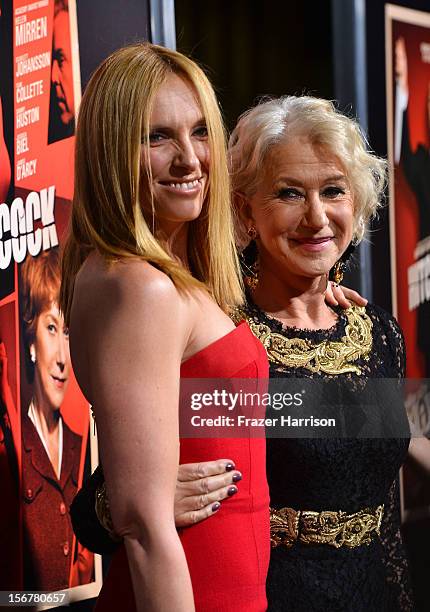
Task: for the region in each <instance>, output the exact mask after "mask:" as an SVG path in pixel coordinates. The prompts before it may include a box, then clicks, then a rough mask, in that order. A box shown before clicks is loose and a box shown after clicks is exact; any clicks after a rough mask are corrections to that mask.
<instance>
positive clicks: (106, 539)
mask: <svg viewBox="0 0 430 612" xmlns="http://www.w3.org/2000/svg"><path fill="white" fill-rule="evenodd" d="M104 480H105V479H104V474H103V469H102V466H101V465H98V466H97V468H96V469H95V470H94V472H93V473H92V474H91V476H90V477H89V478H87V480H86V481H85V482H84V484H83V485H82V489H80V490H79V491H78V493H77V494H76V496H75V498H74V500H73V502H72V505H71V506H70V516H71V519H72V526H73V531H74V532H75V535H76V537H77V539H78V541H79V542H80V543H81V544H82V546H85V548H88V550H91V552H94V553H97V554H99V555H107V554H112V553H113V552H115V551H116V549H117V548H118V546H119V544H120V542H119V541H118V540H114V539H113V538H112V536H111V535H110V533H109V531H108V530H107V529H105V528H104V527H103V525H102V524H101V523H100V521H99V519H98V517H97V513H96V495H97V490H98V489H99V490H100V489H101V488H102V487H103V485H104Z"/></svg>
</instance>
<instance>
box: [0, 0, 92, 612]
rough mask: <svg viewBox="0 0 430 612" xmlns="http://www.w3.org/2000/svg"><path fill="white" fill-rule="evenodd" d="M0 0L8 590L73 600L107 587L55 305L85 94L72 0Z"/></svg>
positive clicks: (0, 356) (0, 374)
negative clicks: (74, 513)
mask: <svg viewBox="0 0 430 612" xmlns="http://www.w3.org/2000/svg"><path fill="white" fill-rule="evenodd" d="M0 7H1V16H0V19H1V20H2V22H3V23H2V25H1V28H0V36H2V35H3V36H2V39H1V38H0V63H1V72H2V75H3V78H1V81H0V85H1V88H0V93H1V98H0V287H1V290H0V425H1V430H0V470H1V476H0V477H1V482H2V490H3V491H5V490H6V491H7V496H8V499H9V501H10V503H6V497H5V495H4V494H3V495H2V507H1V509H0V515H1V518H2V519H3V520H2V521H1V523H0V524H1V528H2V531H4V533H5V535H7V542H6V541H5V540H4V539H2V544H1V546H2V547H3V542H5V545H6V549H5V550H4V551H3V550H2V551H1V554H0V559H1V560H0V564H3V563H4V559H6V558H7V557H8V556H11V559H12V564H10V561H9V559H8V562H7V564H6V563H5V568H3V566H0V576H1V577H0V581H1V583H2V584H1V590H26V591H48V592H55V591H58V590H64V589H68V596H69V597H70V601H74V600H79V599H86V598H88V597H94V596H96V595H97V594H98V591H99V590H100V587H101V559H100V558H99V557H97V556H95V555H93V554H92V553H90V552H89V551H88V550H86V549H84V548H83V547H82V546H81V545H80V544H79V543H78V542H77V541H76V538H75V537H74V535H73V530H72V527H71V521H70V514H69V506H70V503H71V501H72V499H73V497H74V495H75V493H76V491H77V489H78V488H79V487H80V486H81V483H82V479H83V476H84V472H85V475H86V476H88V475H89V473H90V471H91V470H92V469H94V467H95V465H96V463H97V445H96V440H95V438H94V435H93V431H92V430H93V428H92V426H90V425H92V424H91V423H90V416H89V406H88V403H87V402H86V400H85V399H84V397H83V396H82V394H81V392H80V390H79V388H78V386H77V383H76V380H75V378H74V376H73V371H72V367H71V360H70V350H69V337H68V329H67V328H66V326H65V324H64V320H63V317H62V315H61V313H60V312H59V309H58V300H59V288H60V283H61V276H60V257H59V252H60V245H61V243H62V241H63V239H64V236H65V229H66V226H67V222H68V219H69V215H70V210H71V200H72V196H73V156H74V141H75V137H74V133H75V117H76V113H77V109H78V106H79V101H80V95H81V87H80V72H79V49H78V37H77V19H76V0H37V1H29V0H0ZM7 32H10V33H13V34H11V35H10V38H9V39H7V35H6V34H5V33H7ZM2 102H3V103H2ZM3 483H5V484H3ZM3 505H4V506H5V507H4V508H3ZM6 565H7V567H6ZM3 569H5V571H6V570H7V571H6V573H4V572H3ZM42 603H44V602H42ZM46 607H49V605H48V606H45V608H46Z"/></svg>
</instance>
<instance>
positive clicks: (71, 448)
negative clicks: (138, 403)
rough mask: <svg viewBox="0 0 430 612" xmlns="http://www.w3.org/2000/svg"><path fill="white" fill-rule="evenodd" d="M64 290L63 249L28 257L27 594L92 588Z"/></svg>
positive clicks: (24, 288)
mask: <svg viewBox="0 0 430 612" xmlns="http://www.w3.org/2000/svg"><path fill="white" fill-rule="evenodd" d="M59 290H60V267H59V254H58V249H51V250H50V251H44V252H42V253H41V254H40V255H39V256H38V257H31V256H28V257H27V259H26V261H25V262H24V264H23V265H22V267H21V286H20V291H21V298H22V320H23V327H24V342H25V347H26V361H27V365H28V367H29V372H30V378H31V379H32V383H33V388H32V398H31V401H30V405H29V406H28V407H27V408H26V409H25V408H24V409H23V411H22V417H21V431H22V494H23V524H24V588H25V589H34V590H47V591H54V590H58V589H65V588H68V587H69V586H72V585H73V584H74V583H76V584H79V583H82V582H89V579H90V577H91V571H92V567H91V562H90V563H89V565H88V566H87V567H86V563H85V562H86V559H85V558H84V556H82V552H83V551H82V550H79V553H81V555H80V556H79V567H78V566H77V565H76V564H75V559H73V531H72V527H71V522H70V515H69V506H70V504H71V501H72V499H73V496H74V495H75V493H76V490H77V485H78V472H79V464H80V456H81V444H82V438H81V436H78V435H77V434H75V433H74V432H73V431H72V430H71V429H70V428H69V427H68V425H67V423H66V422H65V421H64V419H63V417H62V415H61V410H60V409H61V405H62V403H63V400H64V395H65V393H66V390H67V386H68V382H69V377H70V375H71V364H70V351H69V333H68V329H67V327H66V326H65V325H64V319H63V317H62V315H61V314H60V312H59V310H58V294H59ZM72 566H74V567H73V569H72ZM85 569H86V570H87V571H86V572H85ZM79 570H81V572H82V575H81V576H79V577H78V575H77V574H78V573H79ZM71 571H72V577H71ZM85 573H86V575H85ZM75 574H76V575H75Z"/></svg>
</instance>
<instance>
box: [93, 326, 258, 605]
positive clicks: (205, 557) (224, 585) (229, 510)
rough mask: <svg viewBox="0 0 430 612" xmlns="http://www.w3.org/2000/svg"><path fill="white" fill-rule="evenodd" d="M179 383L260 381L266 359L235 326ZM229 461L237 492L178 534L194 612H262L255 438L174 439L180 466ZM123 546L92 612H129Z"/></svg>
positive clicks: (244, 329)
mask: <svg viewBox="0 0 430 612" xmlns="http://www.w3.org/2000/svg"><path fill="white" fill-rule="evenodd" d="M181 376H182V377H183V378H230V379H231V378H243V379H244V378H255V379H261V378H263V379H267V378H268V364H267V357H266V352H265V350H264V348H263V346H262V345H261V343H260V342H259V341H258V340H257V339H256V338H255V337H254V336H253V334H252V333H251V331H250V329H249V327H248V325H247V324H246V323H245V322H243V323H241V324H240V325H239V326H238V327H236V328H235V329H234V330H233V331H231V332H230V333H229V334H227V335H226V336H223V337H222V338H220V339H219V340H216V341H215V342H213V343H212V344H210V345H209V346H207V347H206V348H204V349H203V350H201V351H199V352H198V353H196V354H195V355H193V356H192V357H191V358H190V359H188V360H187V361H185V362H184V363H183V364H182V366H181ZM221 457H225V458H229V459H232V460H233V461H234V462H235V464H236V467H237V469H238V470H240V471H241V473H242V476H243V478H242V480H241V481H240V483H239V487H238V488H239V492H238V493H236V495H234V496H233V497H232V498H230V499H228V500H225V501H224V502H223V503H222V505H221V508H220V510H219V511H218V512H217V513H216V514H214V515H213V516H212V517H210V518H209V519H207V520H205V521H202V522H201V523H198V524H197V525H193V526H192V527H188V528H186V529H182V530H181V531H180V538H181V542H182V545H183V547H184V551H185V554H186V557H187V562H188V567H189V570H190V575H191V580H192V584H193V592H194V601H195V606H196V610H197V612H263V610H266V609H267V601H266V575H267V569H268V564H269V556H270V531H269V491H268V486H267V480H266V441H265V439H264V438H263V437H248V438H222V439H218V438H217V439H214V438H205V439H202V438H199V439H196V438H194V439H189V438H187V439H182V440H181V451H180V462H181V463H194V462H199V461H211V460H214V459H218V458H221ZM134 609H135V605H134V597H133V587H132V583H131V577H130V573H129V568H128V561H127V556H126V552H125V548H124V546H121V548H120V549H119V550H118V552H117V553H115V555H114V557H113V559H112V562H111V565H110V568H109V571H108V574H107V577H106V580H105V582H104V584H103V588H102V590H101V592H100V595H99V598H98V600H97V606H96V610H97V612H101V611H105V610H124V611H127V612H128V611H133V610H134ZM172 612H173V611H172Z"/></svg>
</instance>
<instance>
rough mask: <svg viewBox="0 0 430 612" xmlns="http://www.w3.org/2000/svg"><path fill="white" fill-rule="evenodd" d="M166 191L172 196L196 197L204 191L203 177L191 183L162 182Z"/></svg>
mask: <svg viewBox="0 0 430 612" xmlns="http://www.w3.org/2000/svg"><path fill="white" fill-rule="evenodd" d="M159 184H160V185H161V186H162V187H163V188H164V189H167V190H168V191H170V192H171V193H172V194H173V193H174V194H175V195H181V196H195V195H197V194H198V193H200V192H201V191H202V188H203V177H200V178H198V179H193V180H190V181H160V183H159Z"/></svg>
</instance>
